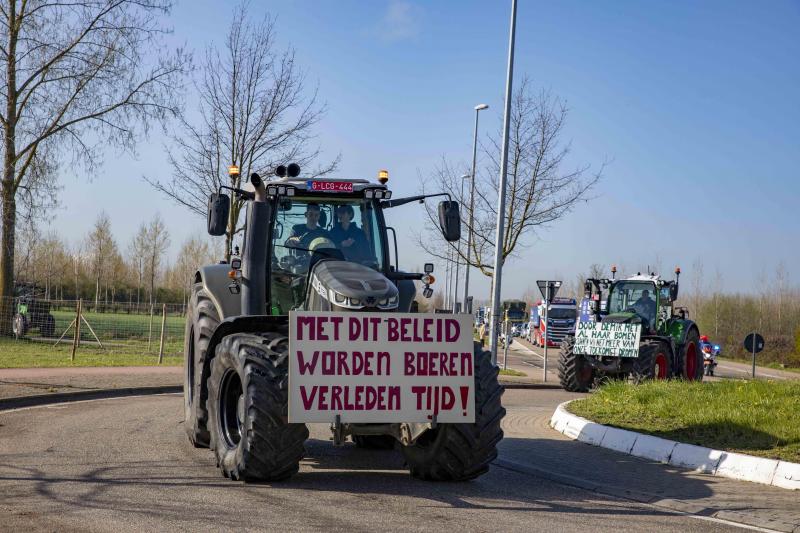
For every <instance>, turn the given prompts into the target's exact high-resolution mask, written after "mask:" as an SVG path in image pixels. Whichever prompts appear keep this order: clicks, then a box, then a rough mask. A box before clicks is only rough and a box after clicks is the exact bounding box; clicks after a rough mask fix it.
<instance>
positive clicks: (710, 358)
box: [700, 335, 722, 376]
mask: <svg viewBox="0 0 800 533" xmlns="http://www.w3.org/2000/svg"><path fill="white" fill-rule="evenodd" d="M700 351H702V352H703V373H704V374H705V375H706V376H713V375H714V369H715V368H716V366H717V356H718V355H719V354H720V353H721V352H722V349H721V348H720V346H719V344H712V343H711V342H709V340H708V336H707V335H703V336H701V337H700Z"/></svg>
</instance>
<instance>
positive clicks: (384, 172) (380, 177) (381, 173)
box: [378, 170, 389, 185]
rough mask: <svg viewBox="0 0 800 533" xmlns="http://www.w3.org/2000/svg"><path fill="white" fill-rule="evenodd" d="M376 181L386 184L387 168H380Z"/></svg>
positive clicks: (387, 177)
mask: <svg viewBox="0 0 800 533" xmlns="http://www.w3.org/2000/svg"><path fill="white" fill-rule="evenodd" d="M378 181H380V182H381V184H383V185H386V182H387V181H389V171H388V170H381V171H379V172H378Z"/></svg>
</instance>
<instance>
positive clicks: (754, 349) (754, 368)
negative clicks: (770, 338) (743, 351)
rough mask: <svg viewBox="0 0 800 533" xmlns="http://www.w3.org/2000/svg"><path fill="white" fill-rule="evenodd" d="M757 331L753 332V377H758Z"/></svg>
mask: <svg viewBox="0 0 800 533" xmlns="http://www.w3.org/2000/svg"><path fill="white" fill-rule="evenodd" d="M756 344H758V343H757V342H756V332H755V331H754V332H753V379H756Z"/></svg>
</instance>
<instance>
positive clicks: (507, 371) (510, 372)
mask: <svg viewBox="0 0 800 533" xmlns="http://www.w3.org/2000/svg"><path fill="white" fill-rule="evenodd" d="M500 375H501V376H527V375H528V374H526V373H525V372H520V371H519V370H511V369H510V368H506V369H503V368H501V369H500Z"/></svg>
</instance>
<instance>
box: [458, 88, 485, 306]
mask: <svg viewBox="0 0 800 533" xmlns="http://www.w3.org/2000/svg"><path fill="white" fill-rule="evenodd" d="M484 109H489V105H488V104H478V105H476V106H475V134H474V135H473V137H472V182H471V183H470V188H469V237H468V238H467V264H466V265H465V266H464V270H465V272H464V312H465V313H466V312H469V313H471V312H472V309H471V308H470V309H467V298H468V297H469V259H470V256H471V254H472V227H473V223H474V219H473V214H474V212H475V162H476V160H477V157H478V114H479V113H480V112H481V111H483V110H484ZM465 177H469V176H465Z"/></svg>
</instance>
